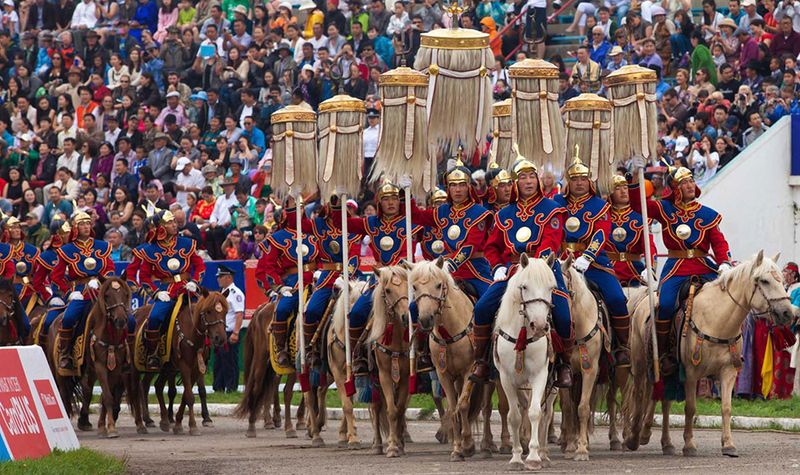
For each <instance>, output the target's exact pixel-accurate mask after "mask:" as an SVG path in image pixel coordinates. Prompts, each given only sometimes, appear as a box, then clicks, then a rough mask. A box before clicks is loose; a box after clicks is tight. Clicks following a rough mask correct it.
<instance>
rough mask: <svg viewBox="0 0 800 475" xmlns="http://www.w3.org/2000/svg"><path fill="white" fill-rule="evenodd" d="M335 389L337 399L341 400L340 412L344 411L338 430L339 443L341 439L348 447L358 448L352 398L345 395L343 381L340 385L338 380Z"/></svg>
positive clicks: (359, 444) (358, 442)
mask: <svg viewBox="0 0 800 475" xmlns="http://www.w3.org/2000/svg"><path fill="white" fill-rule="evenodd" d="M336 390H337V391H338V392H339V399H340V400H341V401H342V412H343V413H344V417H343V418H342V427H341V429H340V430H339V441H340V443H341V441H342V440H344V441H345V442H346V444H347V448H348V449H353V450H356V449H360V448H361V442H360V441H359V440H358V434H357V432H356V417H355V414H353V399H352V398H349V397H347V394H346V392H345V388H344V381H342V384H341V386H340V385H339V383H338V382H337V383H336ZM343 431H344V432H343ZM343 436H344V437H343Z"/></svg>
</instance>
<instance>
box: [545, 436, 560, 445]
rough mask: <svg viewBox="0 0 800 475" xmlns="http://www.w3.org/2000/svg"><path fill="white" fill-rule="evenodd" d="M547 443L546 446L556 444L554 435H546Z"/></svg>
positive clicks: (556, 438) (556, 439)
mask: <svg viewBox="0 0 800 475" xmlns="http://www.w3.org/2000/svg"><path fill="white" fill-rule="evenodd" d="M547 443H548V444H557V443H558V437H557V436H555V435H548V436H547Z"/></svg>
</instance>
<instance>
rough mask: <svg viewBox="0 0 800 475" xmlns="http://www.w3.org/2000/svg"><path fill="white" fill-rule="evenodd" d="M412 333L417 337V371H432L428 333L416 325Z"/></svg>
mask: <svg viewBox="0 0 800 475" xmlns="http://www.w3.org/2000/svg"><path fill="white" fill-rule="evenodd" d="M414 335H415V336H416V337H417V373H427V372H428V371H433V361H431V347H430V345H429V344H428V335H429V333H427V332H424V331H422V328H421V327H420V326H419V325H417V328H416V331H415V332H414Z"/></svg>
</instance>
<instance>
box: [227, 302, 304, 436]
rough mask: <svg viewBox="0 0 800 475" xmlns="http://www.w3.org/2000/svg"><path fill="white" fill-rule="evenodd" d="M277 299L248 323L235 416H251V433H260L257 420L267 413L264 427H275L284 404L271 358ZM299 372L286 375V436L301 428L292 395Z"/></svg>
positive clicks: (278, 376) (299, 411) (284, 390)
mask: <svg viewBox="0 0 800 475" xmlns="http://www.w3.org/2000/svg"><path fill="white" fill-rule="evenodd" d="M276 304H277V301H270V302H266V303H263V304H261V305H260V306H259V307H258V308H257V309H256V311H255V312H254V313H253V318H252V319H251V320H250V325H249V326H248V327H247V338H246V339H245V342H244V367H245V370H246V373H245V375H244V393H243V394H242V400H241V401H240V402H239V405H238V406H236V410H235V411H234V416H235V417H239V418H245V417H246V418H247V424H248V425H247V432H245V435H246V436H247V437H255V436H256V421H257V420H258V418H259V415H261V414H262V413H263V416H264V428H265V429H272V428H274V427H277V426H279V425H280V423H281V416H280V404H279V399H278V385H279V383H280V380H281V376H280V375H278V374H277V373H275V369H274V368H273V367H272V363H271V362H270V348H269V326H270V323H272V318H273V316H274V315H275V306H276ZM296 378H297V376H296V374H295V373H291V374H289V375H288V376H287V377H286V384H285V385H284V389H283V399H284V406H285V408H284V409H285V412H286V419H285V422H284V432H285V434H286V437H287V438H289V439H293V438H296V437H297V431H296V430H295V426H294V424H293V423H292V413H291V404H292V395H293V394H294V383H295V381H296ZM304 407H305V405H304V404H300V407H299V408H298V410H297V419H298V422H297V428H298V429H300V427H301V422H300V421H301V420H302V419H303V417H304V416H303V414H304Z"/></svg>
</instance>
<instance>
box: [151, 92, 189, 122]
mask: <svg viewBox="0 0 800 475" xmlns="http://www.w3.org/2000/svg"><path fill="white" fill-rule="evenodd" d="M180 102H181V93H180V92H178V91H170V92H168V93H167V106H166V107H164V108H163V109H161V113H160V114H158V117H157V118H156V126H157V127H158V128H159V129H161V130H162V131H163V130H164V119H165V118H166V117H167V116H168V115H170V114H172V115H174V116H175V121H176V124H177V125H178V127H186V126H187V125H188V121H187V118H186V111H185V110H184V108H183V105H181V103H180Z"/></svg>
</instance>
